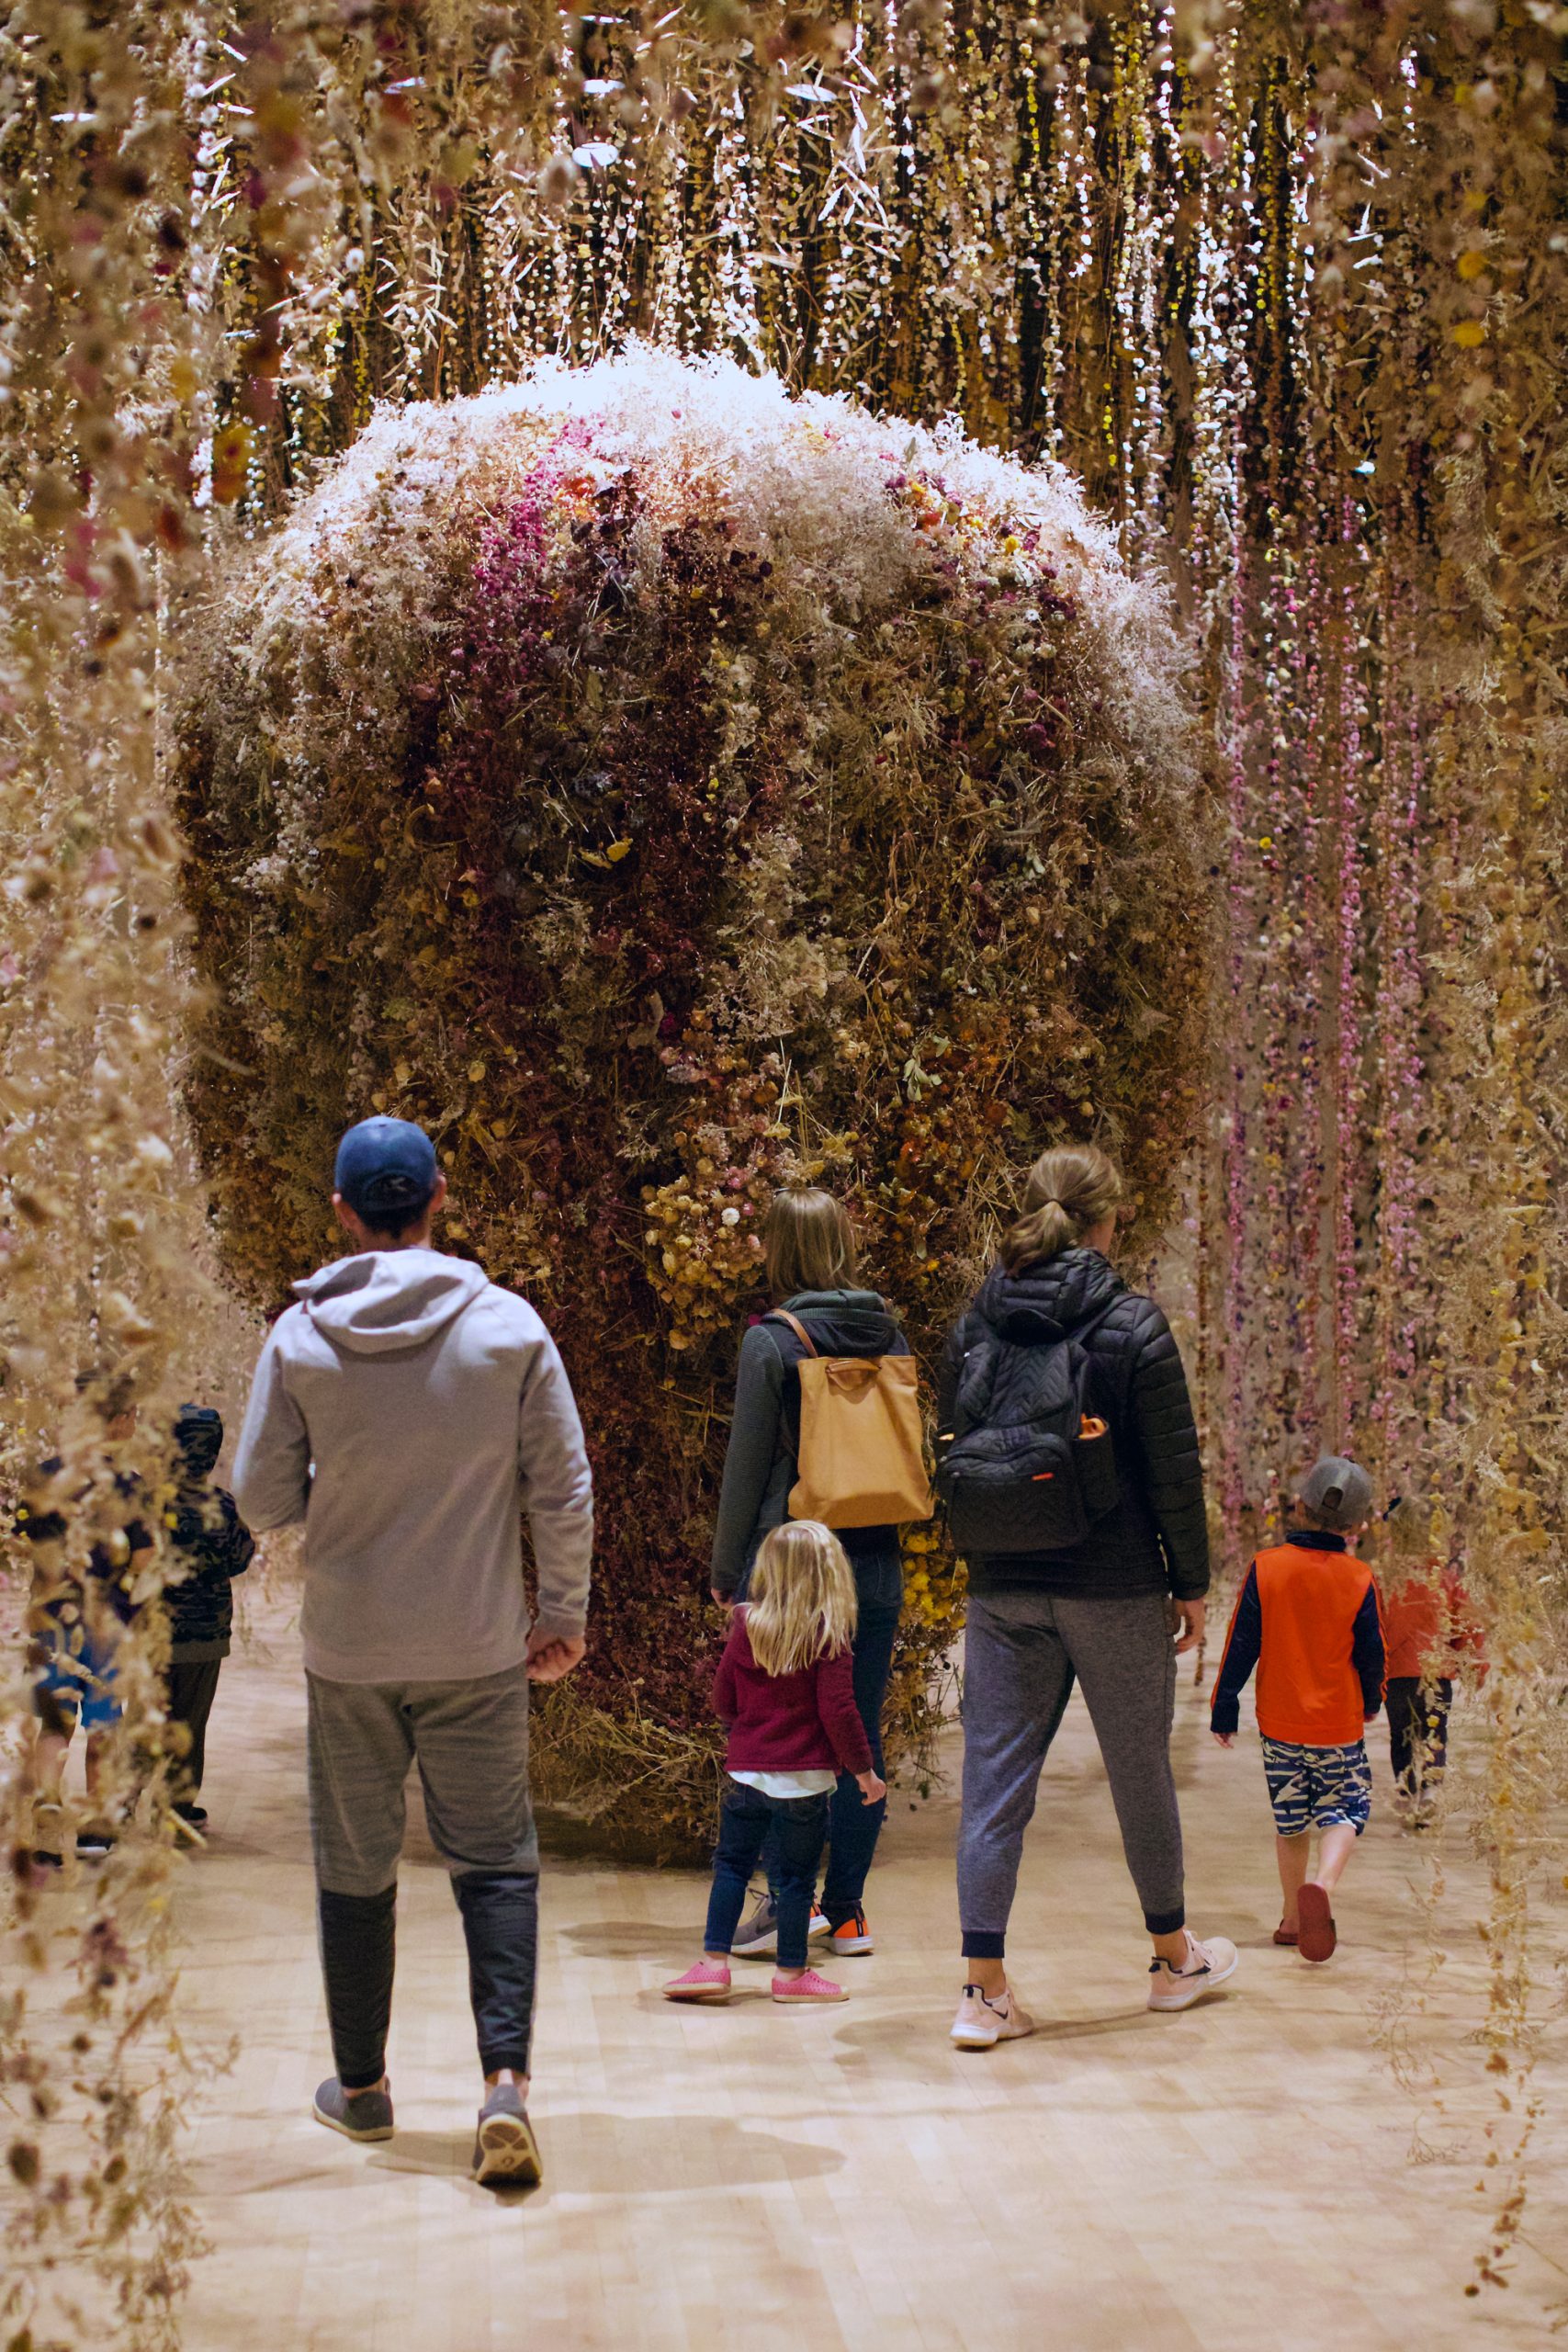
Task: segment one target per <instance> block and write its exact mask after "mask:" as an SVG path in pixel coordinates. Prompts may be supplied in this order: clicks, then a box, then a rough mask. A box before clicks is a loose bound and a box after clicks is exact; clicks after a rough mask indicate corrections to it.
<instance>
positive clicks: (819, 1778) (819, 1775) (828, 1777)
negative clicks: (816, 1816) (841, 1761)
mask: <svg viewBox="0 0 1568 2352" xmlns="http://www.w3.org/2000/svg"><path fill="white" fill-rule="evenodd" d="M729 1777H730V1779H731V1780H732V1781H744V1782H745V1784H746V1786H747V1787H748V1788H749V1789H760V1790H761V1792H762V1794H763V1796H765V1797H825V1796H830V1795H831V1794H832V1792H833V1791H834V1790H835V1789H836V1788H837V1787H838V1785H839V1776H838V1774H837V1773H836V1772H829V1770H828V1769H827V1767H826V1766H825V1765H820V1766H818V1769H817V1770H816V1771H814V1772H731V1774H730V1776H729Z"/></svg>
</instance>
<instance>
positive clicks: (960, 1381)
mask: <svg viewBox="0 0 1568 2352" xmlns="http://www.w3.org/2000/svg"><path fill="white" fill-rule="evenodd" d="M1121 1201H1122V1179H1121V1175H1120V1173H1119V1171H1118V1170H1117V1169H1116V1166H1115V1164H1114V1162H1113V1161H1111V1159H1108V1158H1107V1157H1106V1155H1105V1153H1104V1152H1102V1151H1100V1150H1097V1149H1095V1148H1093V1147H1092V1146H1089V1145H1074V1146H1067V1147H1064V1148H1062V1149H1060V1150H1055V1151H1047V1152H1045V1153H1043V1155H1042V1157H1041V1158H1040V1159H1037V1160H1036V1161H1035V1163H1034V1166H1033V1167H1032V1170H1030V1174H1029V1181H1028V1183H1027V1186H1026V1188H1025V1191H1024V1196H1023V1204H1022V1209H1021V1214H1020V1216H1019V1217H1018V1219H1017V1221H1016V1222H1015V1223H1014V1224H1013V1225H1012V1226H1011V1227H1009V1229H1008V1231H1007V1232H1006V1233H1005V1234H1004V1235H1003V1237H1002V1243H1001V1248H1000V1251H999V1253H998V1262H997V1263H996V1265H994V1266H993V1267H992V1269H991V1271H990V1272H989V1273H988V1274H987V1277H986V1280H985V1282H984V1283H982V1284H981V1287H980V1290H979V1292H978V1294H977V1295H976V1298H975V1300H974V1302H973V1304H972V1305H971V1306H970V1307H969V1309H968V1311H967V1313H966V1314H964V1316H963V1317H962V1318H961V1319H960V1321H959V1322H958V1324H957V1325H956V1327H955V1328H954V1329H953V1332H952V1333H951V1335H950V1336H949V1340H948V1343H947V1348H946V1351H945V1354H944V1357H943V1362H942V1380H941V1384H940V1389H939V1395H938V1405H937V1430H938V1447H939V1451H940V1452H941V1453H942V1454H943V1456H944V1457H945V1460H946V1463H947V1464H948V1465H949V1471H950V1475H949V1476H948V1477H947V1479H946V1482H945V1490H946V1491H947V1492H948V1494H949V1504H950V1510H952V1512H953V1523H954V1532H955V1533H957V1534H958V1535H959V1536H960V1548H961V1549H963V1550H964V1552H965V1554H966V1556H967V1559H968V1565H969V1614H968V1624H967V1630H966V1633H965V1636H964V1798H963V1815H962V1821H961V1826H960V1828H959V1838H958V1902H959V1915H960V1924H961V1926H962V1928H963V1936H964V1979H965V1982H964V1995H963V1999H962V2000H961V2002H960V2004H959V2009H958V2016H957V2018H956V2019H955V2021H954V2024H953V2041H955V2042H956V2043H958V2045H959V2046H960V2047H961V2048H964V2049H990V2048H992V2047H993V2046H994V2045H995V2044H996V2043H997V2042H998V2041H1012V2040H1014V2039H1016V2038H1017V2037H1018V2036H1020V2035H1022V2034H1026V2033H1030V2032H1032V2030H1033V2024H1032V2019H1031V2018H1029V2016H1028V2015H1027V2014H1026V2012H1025V2011H1024V2010H1023V2009H1022V2008H1021V2007H1020V2006H1019V2003H1018V2001H1017V1999H1016V1998H1015V1996H1013V1994H1012V1993H1011V1992H1010V1989H1009V1986H1008V1978H1007V1969H1006V1965H1005V1962H1004V1957H1003V1955H1004V1951H1005V1942H1006V1933H1007V1925H1008V1917H1009V1913H1010V1909H1011V1906H1012V1899H1013V1892H1014V1889H1015V1887H1016V1884H1017V1881H1018V1868H1019V1859H1020V1856H1021V1851H1022V1847H1023V1833H1024V1831H1025V1829H1026V1828H1027V1826H1028V1825H1029V1821H1030V1818H1031V1816H1032V1814H1033V1811H1034V1802H1035V1796H1036V1793H1037V1792H1038V1788H1039V1783H1040V1774H1041V1770H1042V1768H1043V1765H1044V1762H1045V1757H1046V1754H1047V1751H1048V1750H1049V1748H1050V1746H1051V1742H1052V1740H1053V1739H1054V1738H1055V1734H1056V1730H1057V1727H1058V1725H1059V1724H1060V1723H1061V1720H1062V1716H1063V1713H1064V1712H1065V1710H1066V1703H1067V1701H1068V1698H1069V1697H1070V1695H1071V1693H1072V1688H1073V1684H1074V1681H1075V1680H1077V1681H1079V1682H1081V1683H1082V1685H1083V1692H1084V1698H1085V1700H1086V1702H1088V1706H1089V1715H1090V1719H1091V1721H1092V1722H1093V1724H1094V1729H1095V1736H1096V1737H1097V1738H1098V1740H1099V1742H1100V1754H1101V1756H1102V1758H1104V1762H1105V1768H1106V1773H1107V1776H1108V1778H1109V1780H1110V1782H1111V1795H1112V1797H1113V1799H1114V1800H1115V1804H1116V1817H1117V1820H1118V1822H1119V1824H1120V1826H1121V1830H1122V1846H1123V1849H1124V1850H1125V1853H1126V1857H1127V1866H1128V1868H1129V1870H1130V1871H1131V1872H1132V1875H1133V1880H1134V1885H1135V1886H1136V1888H1137V1892H1138V1897H1139V1901H1140V1904H1141V1905H1142V1908H1143V1914H1144V1924H1145V1927H1146V1928H1147V1929H1148V1932H1149V1934H1150V1936H1151V1937H1152V1939H1153V1942H1154V1959H1153V1962H1152V1963H1151V1966H1150V1972H1149V1976H1150V1990H1149V2007H1151V2008H1154V2009H1177V2008H1186V2007H1189V2006H1190V2004H1191V2003H1192V2002H1193V2001H1195V2000H1198V1999H1201V1996H1203V1995H1204V1994H1205V1993H1208V1992H1211V1991H1213V1988H1214V1986H1215V1985H1220V1984H1223V1983H1224V1980H1225V1979H1226V1978H1227V1977H1228V1976H1230V1975H1232V1974H1233V1973H1235V1965H1236V1954H1235V1945H1234V1944H1231V1943H1228V1942H1227V1941H1225V1939H1224V1938H1223V1937H1216V1938H1214V1939H1212V1940H1211V1941H1210V1942H1208V1943H1200V1942H1199V1941H1198V1939H1197V1938H1196V1937H1195V1936H1193V1935H1192V1934H1191V1933H1190V1931H1189V1929H1188V1927H1187V1924H1186V1910H1185V1905H1184V1894H1183V1883H1182V1860H1181V1822H1180V1816H1179V1813H1178V1810H1177V1802H1176V1784H1175V1781H1174V1780H1173V1778H1172V1775H1171V1769H1170V1730H1171V1723H1172V1718H1173V1713H1174V1709H1175V1701H1176V1660H1177V1658H1178V1657H1179V1655H1180V1653H1181V1652H1182V1651H1184V1650H1190V1649H1191V1648H1193V1647H1194V1645H1196V1644H1197V1642H1198V1641H1199V1640H1200V1639H1201V1634H1202V1630H1203V1609H1204V1600H1203V1596H1204V1595H1205V1593H1206V1592H1207V1590H1208V1588H1209V1546H1208V1534H1207V1527H1206V1519H1205V1513H1204V1507H1203V1474H1202V1464H1201V1460H1200V1458H1199V1452H1198V1438H1197V1431H1196V1430H1195V1428H1194V1425H1193V1419H1192V1408H1191V1405H1190V1401H1189V1398H1188V1394H1187V1381H1186V1377H1185V1374H1183V1372H1182V1368H1181V1358H1180V1355H1179V1352H1178V1350H1177V1346H1176V1342H1175V1340H1173V1338H1172V1337H1171V1333H1170V1327H1169V1325H1168V1323H1167V1321H1166V1319H1165V1317H1164V1316H1163V1315H1162V1314H1161V1313H1160V1310H1159V1308H1158V1307H1157V1306H1156V1305H1155V1303H1154V1301H1153V1300H1152V1299H1149V1298H1145V1297H1143V1296H1141V1295H1139V1294H1138V1293H1137V1292H1136V1291H1133V1290H1130V1289H1129V1288H1128V1286H1127V1284H1126V1283H1124V1282H1123V1281H1122V1278H1121V1276H1120V1275H1119V1274H1118V1273H1116V1272H1115V1271H1114V1269H1113V1268H1112V1266H1111V1262H1110V1253H1111V1249H1112V1246H1113V1243H1114V1238H1115V1232H1116V1216H1117V1211H1118V1208H1119V1206H1120V1204H1121ZM953 1465H964V1466H967V1467H968V1468H969V1469H970V1471H971V1473H972V1475H971V1476H969V1477H967V1478H966V1477H965V1476H964V1475H963V1468H962V1467H961V1468H959V1469H958V1470H956V1471H954V1470H953ZM965 1525H967V1526H968V1527H969V1529H970V1530H971V1532H970V1533H969V1534H968V1535H967V1536H965V1535H964V1527H965ZM987 1544H994V1545H995V1547H996V1548H995V1549H994V1550H993V1549H987V1548H986V1546H987Z"/></svg>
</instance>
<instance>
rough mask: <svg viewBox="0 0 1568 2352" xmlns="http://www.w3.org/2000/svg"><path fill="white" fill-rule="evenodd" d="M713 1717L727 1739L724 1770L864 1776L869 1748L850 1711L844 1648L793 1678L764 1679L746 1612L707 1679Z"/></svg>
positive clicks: (736, 1616)
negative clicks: (710, 1679)
mask: <svg viewBox="0 0 1568 2352" xmlns="http://www.w3.org/2000/svg"><path fill="white" fill-rule="evenodd" d="M713 1706H714V1713H715V1714H716V1715H717V1717H718V1719H719V1721H720V1723H722V1724H725V1725H726V1726H727V1728H728V1733H729V1752H728V1756H727V1757H726V1758H725V1761H726V1763H727V1764H728V1767H729V1769H730V1770H731V1771H732V1772H817V1771H829V1772H832V1771H839V1772H869V1771H870V1770H871V1747H870V1743H869V1742H868V1741H867V1739H866V1736H865V1725H864V1724H863V1723H862V1721H861V1719H860V1709H859V1708H858V1707H857V1706H856V1705H855V1689H854V1681H853V1678H852V1661H851V1657H850V1653H849V1651H848V1650H840V1653H839V1655H838V1657H819V1658H818V1661H817V1663H816V1665H815V1666H807V1667H802V1668H800V1670H799V1672H798V1673H795V1674H764V1673H763V1671H762V1669H761V1667H760V1666H759V1665H758V1663H757V1661H756V1659H755V1658H754V1657H752V1655H751V1644H750V1640H749V1638H748V1636H747V1633H746V1611H745V1610H744V1609H737V1610H736V1611H734V1612H733V1614H732V1615H731V1618H730V1621H729V1639H728V1642H727V1643H726V1644H725V1645H724V1656H723V1657H721V1658H720V1659H719V1662H718V1672H717V1673H716V1675H715V1676H714V1679H713Z"/></svg>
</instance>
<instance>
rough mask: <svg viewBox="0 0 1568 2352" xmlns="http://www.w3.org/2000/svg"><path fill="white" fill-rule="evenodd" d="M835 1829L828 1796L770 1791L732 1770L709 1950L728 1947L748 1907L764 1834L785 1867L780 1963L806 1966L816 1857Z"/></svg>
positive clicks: (711, 1903)
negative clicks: (831, 1824)
mask: <svg viewBox="0 0 1568 2352" xmlns="http://www.w3.org/2000/svg"><path fill="white" fill-rule="evenodd" d="M827 1829H828V1800H827V1797H826V1796H825V1795H824V1796H819V1797H770V1796H764V1795H763V1793H762V1792H761V1789H753V1788H750V1787H749V1786H748V1785H747V1783H746V1782H745V1781H732V1780H731V1779H730V1778H729V1777H728V1774H727V1775H726V1776H725V1783H724V1802H723V1804H721V1806H720V1807H719V1815H718V1844H717V1846H716V1848H715V1849H714V1858H713V1893H712V1894H710V1895H709V1897H708V1924H707V1934H706V1936H705V1939H704V1942H703V1949H704V1951H728V1950H729V1948H730V1945H731V1944H732V1943H733V1942H734V1940H735V1929H736V1927H737V1924H738V1922H739V1917H740V1914H741V1912H742V1911H743V1910H744V1909H745V1907H746V1889H747V1888H748V1886H749V1885H750V1883H751V1873H752V1871H754V1870H755V1869H756V1867H757V1858H758V1856H759V1855H760V1854H761V1850H762V1847H763V1844H764V1842H766V1841H768V1840H769V1839H770V1837H771V1839H772V1849H773V1856H774V1859H775V1861H776V1863H777V1868H778V1873H779V1886H778V1895H777V1902H778V1919H779V1966H780V1967H781V1968H804V1967H805V1965H806V1954H807V1938H808V1936H809V1934H810V1931H811V1905H812V1904H813V1902H814V1901H815V1899H816V1895H817V1865H818V1861H819V1860H821V1857H822V1840H823V1838H824V1837H825V1836H826V1835H827Z"/></svg>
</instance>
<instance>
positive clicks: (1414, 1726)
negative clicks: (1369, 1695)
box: [1383, 1674, 1454, 1797]
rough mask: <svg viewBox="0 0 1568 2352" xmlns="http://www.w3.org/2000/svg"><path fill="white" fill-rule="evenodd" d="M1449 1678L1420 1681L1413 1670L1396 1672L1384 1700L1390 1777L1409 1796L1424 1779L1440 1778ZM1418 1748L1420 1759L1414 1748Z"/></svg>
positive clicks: (1450, 1690) (1446, 1744)
mask: <svg viewBox="0 0 1568 2352" xmlns="http://www.w3.org/2000/svg"><path fill="white" fill-rule="evenodd" d="M1453 1695H1454V1686H1453V1684H1452V1683H1451V1682H1449V1681H1442V1682H1423V1681H1422V1679H1421V1678H1420V1676H1419V1675H1416V1674H1396V1675H1395V1676H1394V1677H1393V1680H1392V1681H1391V1682H1390V1684H1389V1686H1388V1695H1387V1697H1386V1698H1385V1700H1384V1702H1383V1704H1384V1705H1385V1706H1386V1707H1387V1709H1388V1758H1389V1762H1390V1763H1391V1764H1392V1765H1393V1777H1394V1779H1395V1780H1396V1781H1398V1783H1399V1785H1400V1787H1401V1788H1402V1789H1403V1790H1404V1792H1405V1793H1406V1794H1407V1795H1409V1796H1413V1797H1414V1796H1418V1795H1419V1794H1420V1792H1421V1783H1422V1782H1423V1781H1428V1782H1429V1781H1440V1780H1441V1778H1442V1776H1443V1772H1444V1770H1445V1768H1446V1766H1447V1764H1448V1760H1449V1709H1450V1706H1451V1705H1452V1704H1453ZM1417 1748H1419V1749H1420V1750H1421V1754H1420V1758H1419V1760H1417V1757H1416V1749H1417Z"/></svg>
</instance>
